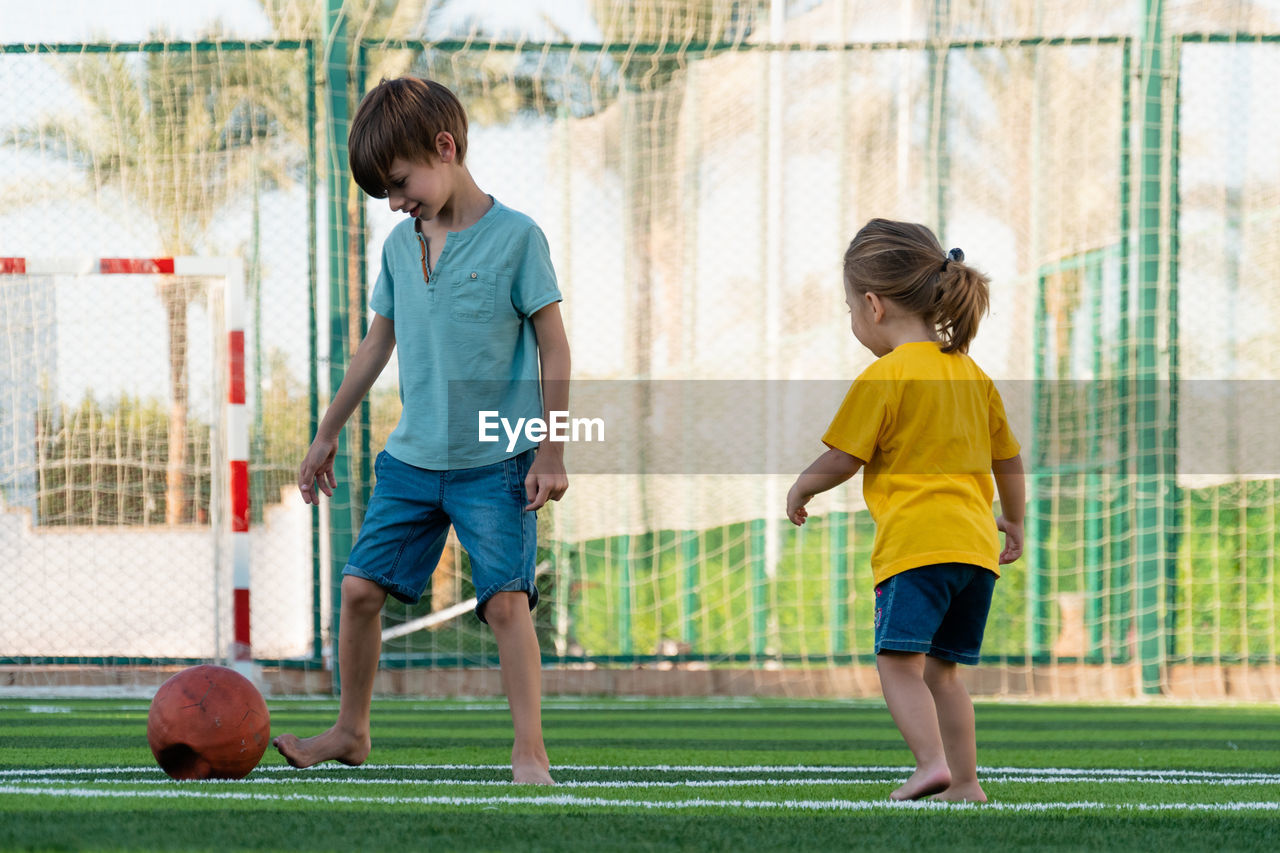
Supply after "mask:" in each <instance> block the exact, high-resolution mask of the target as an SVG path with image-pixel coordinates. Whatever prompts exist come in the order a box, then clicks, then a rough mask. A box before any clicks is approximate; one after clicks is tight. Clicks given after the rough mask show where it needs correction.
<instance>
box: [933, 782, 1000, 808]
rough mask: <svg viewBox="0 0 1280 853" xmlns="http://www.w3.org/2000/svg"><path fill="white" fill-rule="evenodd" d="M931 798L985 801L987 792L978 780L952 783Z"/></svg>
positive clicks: (951, 801) (956, 801)
mask: <svg viewBox="0 0 1280 853" xmlns="http://www.w3.org/2000/svg"><path fill="white" fill-rule="evenodd" d="M929 799H931V800H937V801H939V802H943V803H985V802H986V801H987V792H986V791H984V790H982V786H981V785H979V784H978V783H977V782H968V783H966V784H963V785H952V786H950V787H948V788H946V789H944V790H943V791H942V792H941V793H939V794H938V795H937V796H933V797H930V798H929Z"/></svg>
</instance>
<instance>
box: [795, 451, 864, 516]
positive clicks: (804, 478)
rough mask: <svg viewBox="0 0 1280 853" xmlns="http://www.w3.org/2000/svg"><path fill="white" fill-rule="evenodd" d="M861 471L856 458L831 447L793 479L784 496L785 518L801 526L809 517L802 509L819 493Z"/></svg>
mask: <svg viewBox="0 0 1280 853" xmlns="http://www.w3.org/2000/svg"><path fill="white" fill-rule="evenodd" d="M861 467H862V460H861V459H859V458H858V457H856V456H850V455H849V454H848V453H845V452H844V451H843V450H836V449H835V448H834V447H832V448H830V449H829V450H828V451H827V452H826V453H824V454H822V455H821V456H819V457H818V458H817V459H815V460H814V461H813V464H812V465H810V466H809V467H808V468H806V469H804V473H802V474H801V475H800V476H799V477H797V478H796V482H795V485H793V486H792V487H791V491H789V492H788V493H787V518H789V519H791V523H792V524H795V525H797V526H799V525H801V524H804V522H805V519H806V518H808V517H809V513H808V511H807V510H806V509H805V508H804V505H805V504H807V503H808V502H809V501H810V500H811V499H812V498H813V496H814V495H816V494H818V493H819V492H825V491H827V490H828V489H834V488H835V487H836V486H838V485H840V484H841V483H843V482H844V481H845V480H847V479H849V478H850V477H852V476H853V475H854V474H856V473H858V469H859V468H861Z"/></svg>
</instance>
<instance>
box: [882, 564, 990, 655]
mask: <svg viewBox="0 0 1280 853" xmlns="http://www.w3.org/2000/svg"><path fill="white" fill-rule="evenodd" d="M995 582H996V574H995V572H993V571H991V570H990V569H984V568H982V567H981V566H972V565H969V564H968V563H938V564H936V565H932V566H921V567H919V568H916V569H907V570H906V571H905V572H899V573H898V574H896V575H894V576H893V577H890V578H887V579H886V580H884V581H883V582H882V583H880V584H878V585H877V586H876V654H880V652H882V651H893V652H923V653H924V654H926V655H929V656H931V657H935V658H941V659H942V660H949V661H954V662H956V663H963V664H969V665H973V664H976V663H977V662H978V655H979V652H981V650H982V633H983V631H984V630H985V629H986V626H987V612H988V611H989V610H990V609H991V592H992V589H993V588H994V587H995Z"/></svg>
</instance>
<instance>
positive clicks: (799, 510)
mask: <svg viewBox="0 0 1280 853" xmlns="http://www.w3.org/2000/svg"><path fill="white" fill-rule="evenodd" d="M812 497H813V495H806V494H804V493H803V492H801V491H800V484H799V483H798V482H797V483H796V484H795V485H794V486H792V487H791V491H789V492H787V518H789V519H791V523H792V524H794V525H795V526H796V527H800V526H801V525H803V524H804V522H805V519H807V518H808V517H809V511H808V510H806V509H805V508H804V505H805V504H807V503H808V502H809V500H810V499H811V498H812Z"/></svg>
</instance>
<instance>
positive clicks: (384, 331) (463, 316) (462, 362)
mask: <svg viewBox="0 0 1280 853" xmlns="http://www.w3.org/2000/svg"><path fill="white" fill-rule="evenodd" d="M466 149H467V118H466V113H465V111H464V110H463V108H462V105H461V104H460V103H459V102H458V99H457V98H456V97H455V96H454V95H453V93H452V92H450V91H449V90H448V89H447V88H445V87H444V86H442V85H440V84H439V83H435V82H432V81H429V80H420V79H416V78H401V79H397V80H383V81H382V82H381V83H380V84H379V85H378V86H377V87H376V88H374V89H373V90H372V91H371V92H369V94H368V95H366V96H365V98H364V100H363V101H362V102H361V104H360V107H359V109H358V110H357V111H356V115H355V118H354V119H353V121H352V123H351V134H350V151H351V171H352V176H353V177H354V178H355V180H356V183H358V184H359V185H360V187H361V188H362V189H363V190H364V191H365V192H367V193H368V194H369V195H371V196H373V197H375V198H384V197H385V198H386V199H387V201H388V202H389V203H390V205H391V209H392V210H393V211H403V212H405V213H407V214H409V218H408V219H407V220H405V221H404V222H401V223H400V224H399V225H397V226H396V227H395V228H394V229H393V230H392V231H391V233H390V234H389V235H388V237H387V240H386V243H385V244H384V246H383V249H382V269H381V272H380V274H379V276H378V281H377V283H376V284H375V285H374V289H373V295H372V297H371V298H370V305H371V307H372V308H373V310H374V317H373V322H372V323H371V324H370V326H369V331H368V334H367V335H366V336H365V338H364V340H363V341H361V343H360V346H359V348H358V349H357V351H356V354H355V355H354V356H353V357H352V359H351V365H350V367H349V368H348V370H347V374H346V376H345V377H344V378H343V380H342V385H341V387H340V388H339V389H338V392H337V393H336V394H335V395H334V397H333V400H332V401H331V403H330V404H329V409H328V411H327V412H326V413H325V416H324V419H323V421H321V423H320V426H319V429H318V430H317V434H316V437H315V441H314V442H313V443H312V444H311V447H310V449H309V450H308V451H307V455H306V458H305V459H303V461H302V467H301V469H300V471H299V472H298V488H299V490H300V491H301V492H302V499H303V500H304V501H306V502H308V503H316V504H318V503H319V502H320V496H319V495H318V494H317V493H316V490H315V489H316V486H318V487H319V489H320V491H322V492H324V494H326V495H332V494H333V487H334V486H335V485H336V480H335V479H334V472H333V460H334V454H335V452H336V450H337V446H338V433H339V432H340V431H341V429H342V426H343V424H345V423H346V421H347V418H349V417H350V416H351V413H352V412H353V411H354V410H355V408H356V406H357V405H359V402H360V400H361V399H362V398H363V397H364V396H365V394H366V393H368V391H369V388H370V387H371V386H372V385H373V382H374V380H375V379H376V378H377V376H378V374H379V373H380V372H381V371H382V368H383V367H384V366H385V365H386V363H387V360H388V359H389V358H390V356H391V351H392V349H393V348H395V347H397V346H398V347H399V353H398V358H399V367H400V398H401V401H402V403H403V405H404V408H403V412H402V414H401V417H400V422H399V424H398V425H397V426H396V428H395V430H394V431H393V432H392V434H391V436H390V437H389V438H388V439H387V446H386V449H385V450H384V451H383V452H382V453H380V454H379V455H378V459H377V461H376V464H375V472H376V475H377V482H376V485H375V487H374V491H373V496H372V498H371V499H370V501H369V508H368V511H367V513H366V514H365V519H364V524H363V525H362V527H361V529H360V535H359V537H358V539H357V541H356V544H355V547H354V548H353V549H352V551H351V555H350V557H349V559H348V562H347V565H346V567H345V568H344V569H343V579H342V607H341V613H340V616H339V619H340V631H339V647H338V660H339V664H340V666H341V672H342V695H341V701H340V706H339V711H338V720H337V722H336V723H335V724H334V725H333V727H332V728H330V729H329V730H328V731H326V732H324V733H322V734H320V735H317V736H315V737H310V738H305V739H300V738H298V737H296V736H295V735H292V734H282V735H280V736H279V737H277V738H276V739H275V740H274V741H273V743H274V744H275V746H276V748H277V749H278V750H279V751H280V753H281V754H282V755H284V757H285V758H286V759H288V761H289V763H290V764H292V765H293V766H294V767H309V766H311V765H313V764H316V763H318V762H321V761H327V760H330V759H333V760H337V761H340V762H342V763H344V764H351V765H356V764H361V763H362V762H364V760H365V759H366V758H367V757H368V755H369V751H370V749H371V741H370V734H369V706H370V701H371V699H372V693H373V680H374V675H375V673H376V671H377V668H378V656H379V651H380V647H381V630H382V625H381V611H382V605H383V603H384V602H385V601H386V597H387V594H388V593H390V594H391V595H394V596H395V597H396V598H398V599H400V600H402V601H405V602H408V603H413V602H416V601H417V600H418V599H419V597H420V596H421V595H422V591H423V590H424V589H425V587H426V584H427V580H428V578H430V576H431V572H432V571H433V570H434V568H435V565H436V562H437V560H438V559H439V557H440V554H441V551H442V550H443V548H444V544H445V537H446V534H447V533H448V530H449V526H450V524H452V525H453V526H454V528H455V530H456V531H457V533H458V539H459V541H460V542H461V543H462V545H463V547H464V548H466V549H467V552H468V554H469V555H470V557H471V571H472V578H473V580H474V581H475V588H476V598H477V601H478V603H477V605H476V615H477V616H478V617H479V618H480V620H481V621H483V622H487V623H488V624H489V625H490V627H492V628H493V633H494V636H495V638H496V639H497V645H498V657H499V662H500V668H501V672H502V685H503V689H504V690H505V691H506V694H507V702H508V704H509V706H510V709H511V718H512V723H513V726H514V730H515V744H514V746H513V748H512V751H511V770H512V778H513V781H515V782H517V783H524V784H543V785H551V784H554V782H553V781H552V779H551V775H550V765H549V762H548V760H547V752H546V747H545V746H544V744H543V740H542V718H541V698H540V694H541V655H540V652H539V649H538V641H537V637H536V635H535V634H534V629H533V620H532V618H531V616H530V614H529V612H530V611H531V610H532V609H533V606H534V605H535V604H536V603H537V598H538V591H537V587H536V586H535V585H534V552H535V548H536V535H537V526H536V521H535V516H534V511H535V510H537V509H538V508H539V507H541V506H542V505H543V504H545V503H546V501H547V500H548V499H550V500H559V499H560V497H561V496H562V495H563V494H564V492H565V490H566V489H567V488H568V485H569V481H568V477H567V476H566V474H565V469H564V462H563V445H561V444H556V443H553V442H551V440H550V439H547V440H545V441H543V442H542V443H541V444H540V445H536V446H535V444H534V443H533V441H532V440H530V439H529V438H527V437H522V440H521V442H520V443H519V444H517V446H516V448H515V449H514V454H515V455H512V453H511V452H508V451H507V443H506V441H505V440H504V441H500V442H496V443H494V442H482V441H480V436H479V428H478V418H477V413H478V412H481V411H486V410H492V411H497V412H499V414H500V416H501V417H503V418H508V419H510V420H511V422H512V423H514V422H515V420H514V419H515V418H516V417H525V418H532V417H542V418H543V419H544V421H549V420H550V418H549V416H548V413H549V412H552V411H565V410H567V409H568V379H569V344H568V340H567V339H566V337H565V331H564V324H563V322H562V321H561V317H560V308H559V304H558V303H559V301H560V298H561V297H560V291H559V289H558V288H557V285H556V279H555V271H554V270H553V269H552V266H551V259H550V255H549V250H548V248H547V242H546V238H545V237H544V236H543V234H542V231H541V230H539V228H538V226H537V225H536V224H534V222H533V221H532V220H531V219H529V218H528V217H527V216H525V215H524V214H521V213H517V212H516V211H514V210H511V209H510V208H507V207H505V206H503V205H502V204H501V203H499V202H498V201H496V200H495V199H494V198H493V197H492V196H489V195H487V194H485V193H484V192H482V191H481V190H480V188H479V187H478V186H476V183H475V181H474V180H473V179H472V177H471V173H470V172H469V171H468V169H467V167H466V165H465V164H464V158H465V156H466ZM539 362H540V363H539ZM539 367H541V379H542V394H541V395H540V394H539V382H538V379H539ZM540 396H545V401H546V408H545V410H544V409H543V407H542V404H541V401H540V399H539V398H540ZM535 448H536V449H535Z"/></svg>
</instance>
